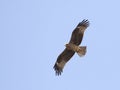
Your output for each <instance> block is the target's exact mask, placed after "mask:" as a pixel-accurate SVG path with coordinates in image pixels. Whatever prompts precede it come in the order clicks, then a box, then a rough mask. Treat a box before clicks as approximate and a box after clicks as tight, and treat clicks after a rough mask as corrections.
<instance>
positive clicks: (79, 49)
mask: <svg viewBox="0 0 120 90" xmlns="http://www.w3.org/2000/svg"><path fill="white" fill-rule="evenodd" d="M88 26H89V21H88V20H85V19H84V20H83V21H82V22H80V23H79V24H78V25H77V27H76V28H75V29H74V30H73V32H72V36H71V39H70V41H69V43H68V44H66V48H65V49H64V51H63V52H62V53H61V54H60V55H59V56H58V58H57V61H56V63H55V65H54V70H55V72H56V75H61V73H62V72H63V68H64V66H65V64H66V63H67V62H68V61H69V60H70V59H71V57H72V56H73V55H74V54H75V52H76V53H78V55H79V56H83V55H85V53H86V46H79V45H80V44H81V42H82V38H83V35H84V31H85V30H86V28H87V27H88Z"/></svg>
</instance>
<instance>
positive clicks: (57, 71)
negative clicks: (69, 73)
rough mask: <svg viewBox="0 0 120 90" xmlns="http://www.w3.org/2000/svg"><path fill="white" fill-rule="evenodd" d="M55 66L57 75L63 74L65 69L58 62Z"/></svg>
mask: <svg viewBox="0 0 120 90" xmlns="http://www.w3.org/2000/svg"><path fill="white" fill-rule="evenodd" d="M53 68H54V70H55V74H56V76H59V75H61V73H62V72H63V70H62V69H61V68H60V67H59V66H58V65H57V63H55V65H54V67H53Z"/></svg>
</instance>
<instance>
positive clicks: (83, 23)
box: [78, 19, 90, 27]
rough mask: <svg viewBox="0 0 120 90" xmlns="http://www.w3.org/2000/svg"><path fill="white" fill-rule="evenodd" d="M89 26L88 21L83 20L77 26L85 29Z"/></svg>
mask: <svg viewBox="0 0 120 90" xmlns="http://www.w3.org/2000/svg"><path fill="white" fill-rule="evenodd" d="M89 25H90V23H89V21H88V19H83V21H82V22H80V23H79V24H78V26H85V27H88V26H89Z"/></svg>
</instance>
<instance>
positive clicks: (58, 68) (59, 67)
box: [54, 48, 75, 75]
mask: <svg viewBox="0 0 120 90" xmlns="http://www.w3.org/2000/svg"><path fill="white" fill-rule="evenodd" d="M74 54H75V52H74V51H72V50H68V49H67V48H65V50H64V51H63V52H62V53H61V54H60V55H59V56H58V58H57V61H56V63H55V65H54V69H55V72H56V75H61V73H62V71H63V68H64V66H65V64H66V63H67V62H68V61H69V60H70V58H71V57H72V56H73V55H74Z"/></svg>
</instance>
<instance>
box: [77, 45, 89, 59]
mask: <svg viewBox="0 0 120 90" xmlns="http://www.w3.org/2000/svg"><path fill="white" fill-rule="evenodd" d="M86 51H87V50H86V46H80V47H79V49H78V50H77V51H76V52H77V54H78V55H79V56H80V57H82V56H84V55H85V54H86Z"/></svg>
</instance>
